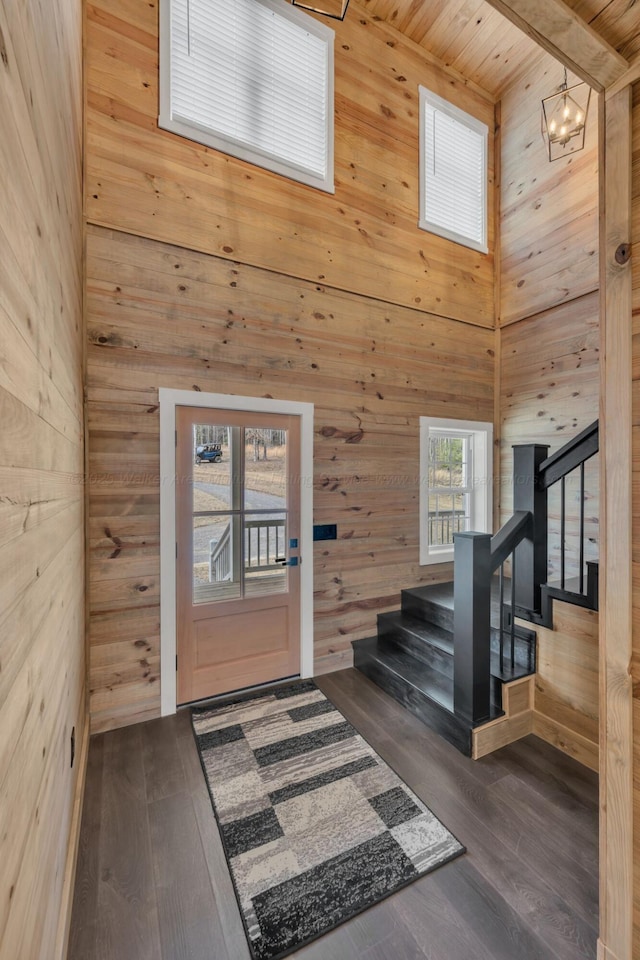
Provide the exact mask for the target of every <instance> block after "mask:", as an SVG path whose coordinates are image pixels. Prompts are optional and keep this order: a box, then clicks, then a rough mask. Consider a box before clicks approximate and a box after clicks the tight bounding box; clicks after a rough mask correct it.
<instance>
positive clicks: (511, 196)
mask: <svg viewBox="0 0 640 960" xmlns="http://www.w3.org/2000/svg"><path fill="white" fill-rule="evenodd" d="M562 76H563V73H562V68H561V67H560V66H559V64H558V63H557V62H556V61H554V60H553V59H552V58H551V57H549V56H548V55H547V54H540V57H539V60H538V62H536V63H534V64H532V65H531V67H530V68H528V69H526V70H524V71H523V72H522V74H521V75H520V77H519V79H518V80H517V82H516V83H515V84H514V85H513V86H512V87H511V88H510V89H509V90H508V91H507V93H506V94H505V96H504V97H503V99H502V102H501V142H502V151H501V185H500V207H501V216H500V240H501V257H500V269H499V277H500V279H499V292H498V300H499V303H500V318H499V322H500V324H501V330H500V364H499V390H498V407H499V443H500V476H501V484H500V491H499V501H500V511H499V512H500V516H501V517H502V520H503V521H504V520H506V519H507V518H508V517H509V516H510V515H511V512H512V503H513V497H512V473H513V467H512V464H513V460H512V451H511V447H512V445H513V444H516V443H541V444H547V445H548V446H549V452H550V453H553V452H555V451H556V450H557V449H559V447H561V446H562V445H563V444H564V443H566V441H567V440H569V439H570V438H571V437H573V436H575V435H576V434H577V433H579V432H580V431H581V430H583V429H584V428H585V427H586V426H588V425H589V424H590V423H592V422H593V421H594V420H596V419H597V418H598V404H599V373H598V359H599V357H598V349H599V346H598V345H599V301H598V286H599V278H598V144H597V103H596V98H595V97H594V96H592V100H591V110H590V116H589V124H588V135H587V145H586V147H585V150H584V151H582V152H580V153H577V154H576V155H575V156H573V157H569V158H567V159H566V160H565V159H560V160H557V161H554V162H553V163H550V162H549V160H548V156H547V153H546V148H545V146H544V144H543V141H542V137H541V135H540V101H541V98H542V97H543V96H547V95H548V94H550V93H551V92H553V91H554V89H555V87H556V86H557V84H558V83H559V82H560V81H561V80H562ZM569 82H570V84H571V82H572V80H571V76H570V77H569ZM586 480H587V495H588V502H587V512H586V521H587V522H586V533H587V537H588V542H587V547H586V551H585V555H586V557H587V559H597V557H598V515H599V512H598V490H599V478H598V464H597V460H594V461H592V462H591V463H589V464H588V465H587V467H586ZM567 489H568V492H567V502H568V504H570V503H571V497H572V493H573V494H575V495H576V496H577V487H576V484H574V485H573V487H571V486H568V488H567ZM549 504H550V548H551V550H550V558H551V578H552V579H559V578H560V574H559V494H558V492H557V491H554V490H552V491H551V492H550V498H549ZM577 510H578V506H577V501H575V509H574V511H573V512H574V513H575V514H576V515H577ZM575 530H577V523H575V524H574V527H573V529H569V531H568V532H569V536H568V544H567V545H568V554H567V556H568V564H569V566H568V568H567V569H568V573H567V575H573V571H572V568H571V565H572V564H573V566H575V565H576V557H577V553H578V545H577V537H576V535H575ZM554 610H555V614H554V630H553V631H551V630H544V629H539V630H538V631H537V632H538V641H539V648H538V674H537V678H536V692H535V704H534V706H535V717H534V724H535V732H536V733H537V734H538V735H539V736H541V737H543V738H544V739H546V740H549V741H550V742H551V743H554V744H555V745H556V746H558V747H560V749H562V750H564V751H565V752H567V753H570V754H572V755H574V756H575V757H577V758H578V759H579V760H580V761H582V762H583V763H586V764H588V765H589V766H591V767H593V768H597V765H598V699H599V689H598V616H597V614H596V613H593V612H590V611H585V610H582V609H580V608H578V607H573V606H570V605H568V604H555V605H554Z"/></svg>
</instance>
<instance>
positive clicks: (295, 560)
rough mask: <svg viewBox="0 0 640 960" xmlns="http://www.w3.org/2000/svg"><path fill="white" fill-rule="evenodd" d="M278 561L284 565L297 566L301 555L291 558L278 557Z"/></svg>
mask: <svg viewBox="0 0 640 960" xmlns="http://www.w3.org/2000/svg"><path fill="white" fill-rule="evenodd" d="M276 563H280V564H282V566H283V567H297V566H298V564H299V563H300V557H291V559H290V560H285V558H284V557H276Z"/></svg>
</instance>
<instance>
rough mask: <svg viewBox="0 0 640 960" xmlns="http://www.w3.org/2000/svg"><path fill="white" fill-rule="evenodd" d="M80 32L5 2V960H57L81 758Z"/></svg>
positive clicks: (0, 651) (0, 832)
mask: <svg viewBox="0 0 640 960" xmlns="http://www.w3.org/2000/svg"><path fill="white" fill-rule="evenodd" d="M81 21H82V14H81V4H80V3H79V2H76V0H33V2H31V3H29V4H15V3H10V2H6V0H0V130H2V135H1V136H0V182H1V183H2V189H0V250H2V256H1V257H0V340H1V342H2V348H1V351H0V352H1V354H2V356H1V360H0V422H1V423H2V429H1V432H0V464H1V466H0V730H1V731H2V735H1V737H0V861H1V862H2V870H1V871H0V957H1V958H2V960H16V958H18V957H20V958H22V957H24V958H29V960H36V958H42V960H45V958H46V960H48V958H55V960H58V958H61V957H62V954H63V951H64V940H65V935H66V922H67V914H68V910H69V908H70V903H69V902H68V899H67V898H68V897H69V895H70V890H71V885H72V882H73V857H74V853H75V839H76V837H75V835H74V830H75V831H77V828H78V826H79V824H78V822H77V815H78V807H79V802H80V792H81V789H82V783H83V766H84V762H85V756H86V754H85V753H84V750H83V744H84V743H85V738H84V734H85V731H86V697H85V689H86V685H85V669H86V667H85V650H84V642H85V640H84V636H85V634H84V598H83V590H84V576H83V555H84V550H83V546H84V532H83V484H82V477H83V421H82V335H81V328H82V296H81V253H82V243H81V235H82V206H81V204H82V195H81V135H82V124H81V104H82V88H81ZM74 726H75V737H76V760H75V765H74V768H73V770H72V769H71V768H70V735H71V730H72V727H74Z"/></svg>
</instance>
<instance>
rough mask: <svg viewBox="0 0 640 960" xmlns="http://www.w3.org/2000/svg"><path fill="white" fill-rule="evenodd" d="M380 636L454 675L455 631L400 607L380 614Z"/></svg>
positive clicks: (442, 670) (443, 671)
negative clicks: (443, 627) (426, 620)
mask: <svg viewBox="0 0 640 960" xmlns="http://www.w3.org/2000/svg"><path fill="white" fill-rule="evenodd" d="M378 638H379V639H380V640H386V641H387V642H389V643H393V644H395V646H397V647H398V648H399V649H400V650H404V651H405V652H406V653H410V654H411V655H412V656H414V657H416V659H418V660H420V661H421V662H422V663H426V664H428V665H429V666H432V667H433V668H434V669H435V670H439V671H440V673H443V674H445V676H448V677H452V676H453V634H451V633H449V631H448V630H443V629H442V628H441V627H437V626H436V625H435V624H433V623H426V622H425V621H424V620H416V619H415V617H411V616H408V615H407V614H406V613H402V611H400V610H397V611H394V612H393V613H381V614H379V615H378Z"/></svg>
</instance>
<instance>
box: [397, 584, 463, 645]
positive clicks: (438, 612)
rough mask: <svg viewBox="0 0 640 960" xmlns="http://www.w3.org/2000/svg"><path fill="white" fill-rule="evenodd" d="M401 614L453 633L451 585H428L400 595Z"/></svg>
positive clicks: (402, 592) (403, 591) (404, 591)
mask: <svg viewBox="0 0 640 960" xmlns="http://www.w3.org/2000/svg"><path fill="white" fill-rule="evenodd" d="M400 605H401V607H402V612H403V613H404V614H406V615H407V616H410V617H415V619H416V620H425V621H426V622H428V623H433V624H435V626H437V627H440V628H441V629H442V630H448V631H449V632H450V633H453V583H451V582H450V583H430V584H427V585H426V586H423V587H413V588H412V589H411V590H402V591H401V593H400Z"/></svg>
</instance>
